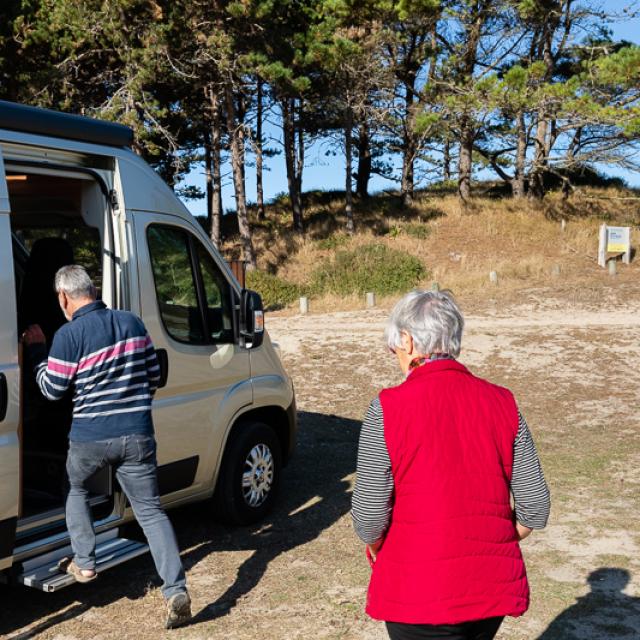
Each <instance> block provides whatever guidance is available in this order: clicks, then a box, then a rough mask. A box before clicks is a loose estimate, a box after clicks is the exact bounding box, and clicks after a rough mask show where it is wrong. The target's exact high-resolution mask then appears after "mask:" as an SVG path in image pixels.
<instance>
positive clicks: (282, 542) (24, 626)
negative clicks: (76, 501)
mask: <svg viewBox="0 0 640 640" xmlns="http://www.w3.org/2000/svg"><path fill="white" fill-rule="evenodd" d="M298 419H299V434H298V447H297V451H296V454H295V456H294V458H293V459H292V461H291V462H290V464H289V466H288V467H287V468H286V469H285V470H284V475H283V482H282V486H281V495H280V499H279V501H278V504H277V506H276V508H275V509H274V511H273V513H272V514H271V515H270V516H268V517H267V518H266V519H265V520H263V521H262V522H260V523H259V524H258V525H254V526H250V527H241V528H235V527H225V526H222V525H218V524H215V522H214V520H213V517H212V516H213V514H212V513H209V512H208V509H210V508H211V505H210V503H209V502H206V503H199V504H197V505H191V506H188V507H184V508H182V509H179V510H176V511H172V512H170V514H171V519H172V521H173V523H174V527H175V530H176V534H177V536H178V541H179V544H180V548H182V549H185V548H186V549H191V550H190V551H188V552H186V553H183V556H182V557H183V562H184V564H185V568H186V570H187V579H188V572H189V569H190V568H191V567H192V566H194V565H195V564H196V563H198V562H200V561H201V560H202V559H203V558H205V557H206V556H208V555H210V554H212V553H216V552H220V551H237V550H252V551H254V553H253V554H252V555H251V556H250V557H249V558H247V559H246V560H245V561H244V562H243V563H242V564H241V565H240V566H239V567H238V571H237V575H236V579H235V581H234V582H233V584H232V585H231V586H229V587H228V589H227V590H226V591H225V593H223V594H222V595H221V596H220V597H218V598H217V599H215V600H214V601H212V602H210V603H209V604H208V605H207V606H206V607H204V608H203V609H202V610H200V611H194V614H195V618H194V624H196V625H197V624H198V623H202V622H205V621H208V620H212V619H215V618H218V617H220V616H224V615H225V614H227V613H228V612H229V611H230V610H231V609H232V608H233V607H234V606H235V604H236V603H237V601H238V600H239V599H240V598H241V597H242V596H244V595H246V594H248V593H250V592H251V590H252V589H253V588H254V587H255V586H256V585H257V584H258V583H259V582H260V580H261V578H262V576H263V575H264V573H265V571H266V569H267V567H268V566H269V563H270V562H271V561H272V560H273V559H274V558H276V557H278V556H279V555H281V554H283V553H287V552H288V551H290V550H291V549H294V548H296V547H298V546H300V545H303V544H305V543H307V542H310V541H311V540H313V539H315V538H317V537H318V536H319V535H320V534H321V533H322V532H323V531H324V530H325V529H327V528H328V527H330V526H331V525H333V524H334V523H335V522H336V521H337V520H338V519H339V518H340V517H342V516H343V515H344V514H345V513H346V512H347V511H348V510H349V508H350V501H351V494H350V492H349V483H348V482H347V480H345V477H346V476H348V475H349V474H351V473H353V471H354V470H355V462H356V451H357V442H358V435H359V427H360V423H359V422H356V421H354V420H350V419H347V418H342V417H339V416H334V415H324V414H317V413H305V412H300V413H299V414H298ZM149 584H152V585H154V586H159V585H160V581H159V578H158V577H157V575H156V573H155V570H154V567H153V563H152V562H151V558H150V556H149V555H147V556H144V557H142V558H140V559H137V560H133V561H131V562H129V563H125V564H124V565H121V566H119V567H116V568H114V569H111V570H110V571H108V572H106V573H105V574H102V575H101V576H100V579H99V580H98V581H97V582H96V583H95V584H91V585H82V586H81V585H75V586H73V587H69V588H67V589H64V590H62V591H60V592H56V593H51V594H45V593H41V592H39V591H36V590H33V589H27V588H24V587H20V586H13V587H4V586H3V587H2V589H1V591H0V597H2V602H3V605H2V617H1V619H0V636H4V635H6V634H12V633H13V635H12V636H11V638H12V639H14V640H18V639H20V640H23V639H25V638H31V637H34V636H35V635H37V634H39V633H42V632H44V631H46V630H47V629H50V628H52V627H54V626H55V625H57V624H60V623H61V622H63V621H65V620H68V619H71V618H74V617H76V616H78V615H81V614H82V613H84V612H85V611H87V610H88V609H91V608H94V607H106V606H109V605H110V604H112V603H114V602H116V601H118V600H120V599H122V598H126V599H129V600H136V599H138V598H142V597H143V596H144V595H145V593H146V591H147V588H148V586H149ZM200 595H202V594H200ZM162 613H163V612H162V611H158V616H159V617H161V616H162ZM41 619H42V620H41ZM38 620H41V622H38ZM160 623H161V619H159V620H158V625H159V624H160ZM151 624H152V625H153V626H156V624H155V623H154V622H152V623H151Z"/></svg>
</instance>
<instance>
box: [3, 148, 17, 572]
mask: <svg viewBox="0 0 640 640" xmlns="http://www.w3.org/2000/svg"><path fill="white" fill-rule="evenodd" d="M15 292H16V289H15V279H14V274H13V251H12V248H11V226H10V224H9V194H8V192H7V181H6V177H5V171H4V162H3V159H2V151H1V150H0V300H2V304H0V570H1V569H6V568H7V567H10V566H11V563H12V554H13V543H14V539H15V533H16V523H17V519H18V506H19V505H18V501H19V491H20V441H19V436H18V426H19V416H20V406H19V404H20V369H19V366H18V328H17V315H16V294H15Z"/></svg>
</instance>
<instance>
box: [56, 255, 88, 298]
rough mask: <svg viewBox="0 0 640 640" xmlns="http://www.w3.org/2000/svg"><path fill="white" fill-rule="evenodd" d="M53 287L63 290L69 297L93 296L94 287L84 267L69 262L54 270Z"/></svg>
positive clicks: (58, 290)
mask: <svg viewBox="0 0 640 640" xmlns="http://www.w3.org/2000/svg"><path fill="white" fill-rule="evenodd" d="M54 286H55V289H56V291H57V292H58V293H59V292H60V291H64V292H65V293H66V294H67V295H68V296H69V297H70V298H72V299H74V300H75V299H77V298H95V297H96V288H95V286H94V285H93V282H91V278H90V277H89V274H88V273H87V270H86V269H85V268H84V267H81V266H80V265H78V264H70V265H67V266H66V267H62V268H61V269H58V271H57V272H56V279H55V285H54Z"/></svg>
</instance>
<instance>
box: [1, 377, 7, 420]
mask: <svg viewBox="0 0 640 640" xmlns="http://www.w3.org/2000/svg"><path fill="white" fill-rule="evenodd" d="M8 404H9V390H8V389H7V377H6V376H5V375H4V373H0V422H2V421H3V420H4V419H5V418H6V416H7V406H8Z"/></svg>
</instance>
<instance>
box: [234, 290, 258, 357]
mask: <svg viewBox="0 0 640 640" xmlns="http://www.w3.org/2000/svg"><path fill="white" fill-rule="evenodd" d="M263 340H264V309H263V307H262V298H261V297H260V294H258V293H256V292H255V291H251V289H243V290H242V295H241V298H240V345H241V346H243V347H246V348H247V349H255V348H256V347H259V346H260V345H261V344H262V341H263Z"/></svg>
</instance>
